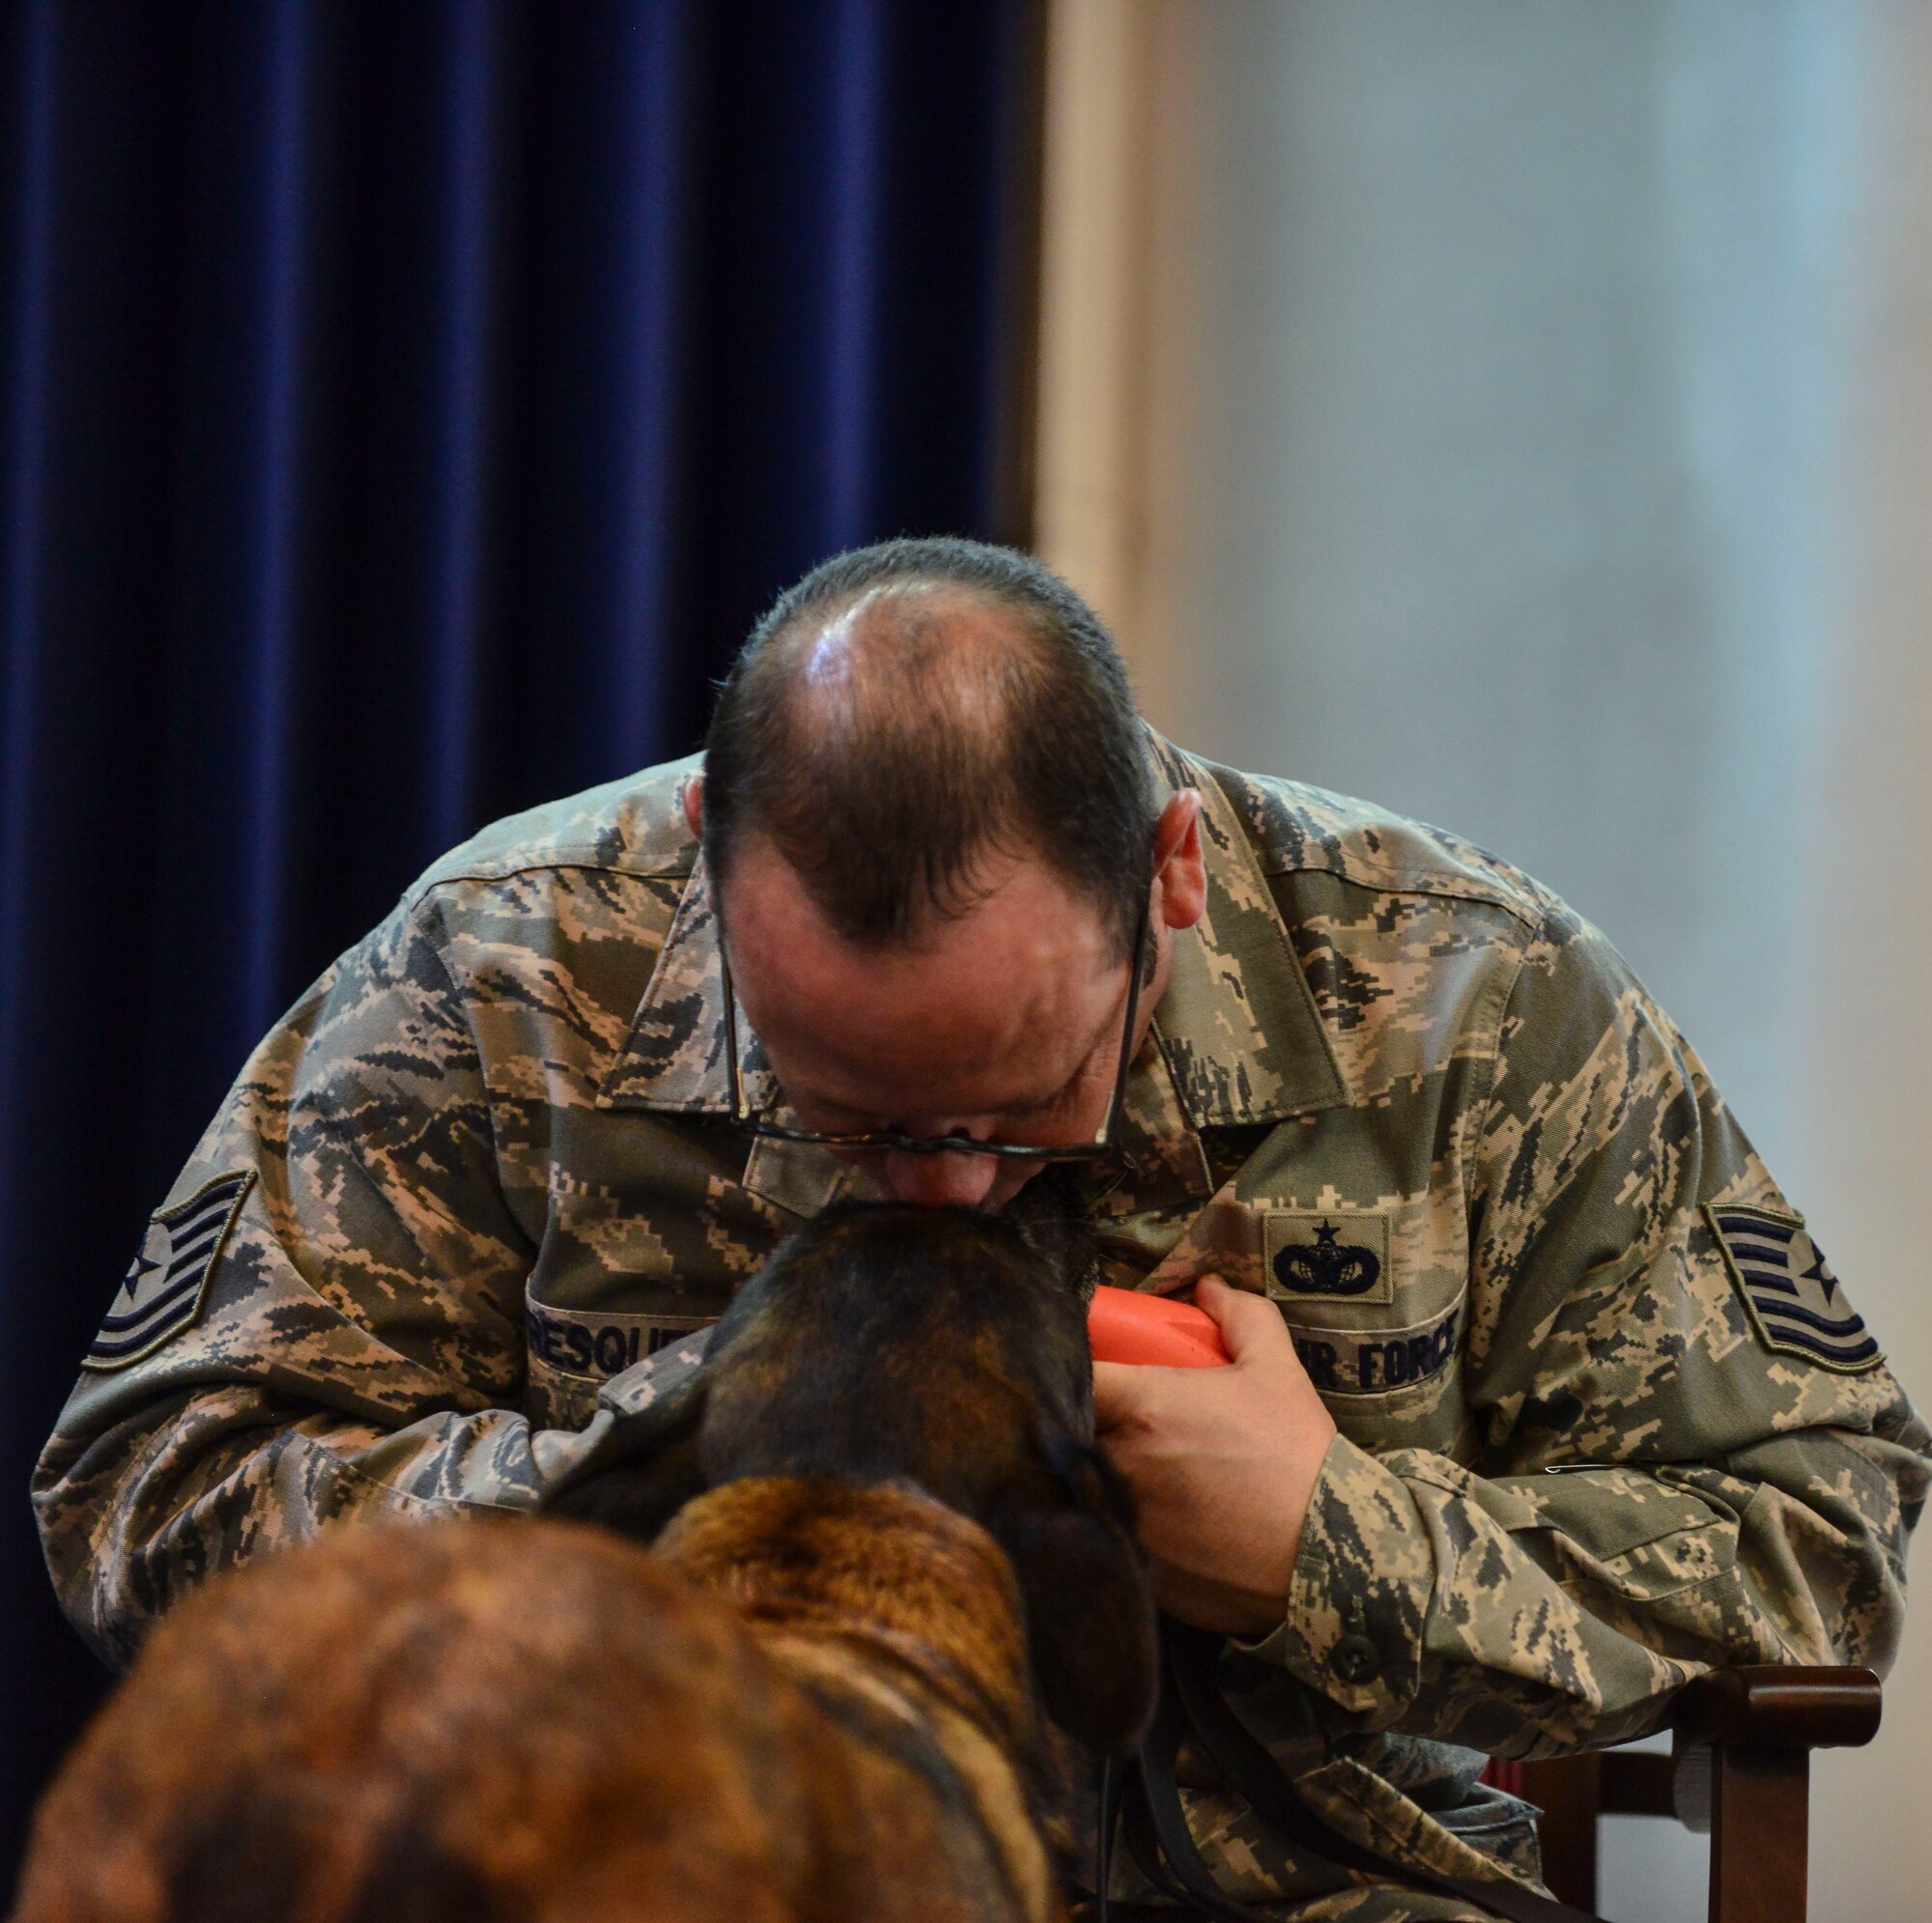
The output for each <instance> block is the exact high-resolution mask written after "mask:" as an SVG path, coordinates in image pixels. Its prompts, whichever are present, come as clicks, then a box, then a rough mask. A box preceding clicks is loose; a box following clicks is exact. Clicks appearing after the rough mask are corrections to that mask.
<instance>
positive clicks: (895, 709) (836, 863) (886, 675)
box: [703, 540, 1159, 954]
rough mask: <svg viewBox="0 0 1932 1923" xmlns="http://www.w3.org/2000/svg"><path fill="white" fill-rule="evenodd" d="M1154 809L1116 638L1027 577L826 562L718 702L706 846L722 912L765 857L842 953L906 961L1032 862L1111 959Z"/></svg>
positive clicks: (856, 557) (1146, 873)
mask: <svg viewBox="0 0 1932 1923" xmlns="http://www.w3.org/2000/svg"><path fill="white" fill-rule="evenodd" d="M1158 812H1159V809H1158V806H1157V804H1156V798H1155V792H1154V787H1153V782H1152V778H1151V771H1150V768H1149V765H1148V759H1147V750H1146V744H1145V737H1144V734H1143V730H1142V728H1141V725H1140V721H1139V719H1138V717H1137V715H1136V713H1135V710H1134V705H1133V696H1132V693H1131V692H1130V690H1129V688H1128V686H1127V678H1126V672H1125V669H1124V667H1123V666H1122V662H1121V658H1120V654H1119V651H1118V650H1117V649H1116V647H1115V646H1114V643H1113V640H1112V638H1111V637H1110V636H1108V634H1107V631H1106V629H1105V628H1104V627H1103V626H1102V625H1101V623H1100V621H1099V619H1098V617H1097V616H1096V615H1095V614H1094V611H1093V609H1092V608H1089V607H1088V606H1087V605H1086V603H1085V602H1084V601H1082V600H1081V599H1080V597H1079V596H1078V595H1077V594H1075V593H1074V592H1073V590H1072V589H1071V588H1069V587H1068V586H1067V585H1066V584H1065V582H1064V581H1062V580H1059V579H1058V578H1057V577H1055V576H1054V575H1052V574H1050V573H1049V572H1048V571H1047V570H1046V569H1045V568H1043V567H1041V566H1040V564H1039V563H1038V562H1037V561H1036V560H1034V559H1032V558H1031V557H1030V556H1028V555H1025V554H1021V553H1017V552H1015V551H1012V550H1010V549H1005V548H991V547H985V546H982V545H980V543H977V542H970V541H958V540H920V541H891V542H885V543H882V544H881V545H879V546H877V547H872V548H863V549H859V550H856V551H853V552H851V553H847V554H840V555H838V556H837V557H836V558H835V559H833V560H830V561H827V562H825V563H824V564H823V565H822V566H820V567H818V568H816V569H814V570H813V571H812V573H810V575H808V576H807V577H806V578H805V580H802V581H800V582H799V583H798V585H797V586H796V587H794V588H792V589H791V590H790V591H789V592H788V593H786V594H785V595H783V596H782V597H781V599H780V600H779V602H778V603H777V604H776V606H774V607H773V608H772V609H771V611H770V612H769V613H768V614H766V616H765V617H764V619H763V620H762V621H760V622H759V624H758V626H757V627H756V629H755V630H754V631H753V635H752V637H751V639H750V641H749V642H748V643H747V644H746V647H745V650H744V652H743V653H742V654H741V655H740V656H739V658H738V661H737V663H736V664H735V665H734V666H733V668H732V670H731V673H730V676H729V678H728V679H727V680H726V681H725V686H724V689H723V691H722V692H721V693H720V696H719V701H718V707H717V711H716V714H715V716H714V718H713V721H712V724H711V732H710V736H709V739H708V741H707V744H706V755H705V790H704V811H703V822H704V845H705V853H706V857H707V859H708V862H709V863H710V867H711V871H712V874H713V877H714V880H715V883H716V885H717V887H718V888H719V891H720V893H721V897H722V895H723V892H724V890H725V884H726V882H727V881H728V878H729V876H730V874H731V872H732V870H733V866H734V864H735V863H736V862H737V861H738V859H739V857H740V856H741V855H742V854H743V853H744V851H745V850H746V849H747V848H748V847H749V846H750V845H751V844H753V842H756V841H758V840H761V839H762V840H765V841H768V842H769V843H770V844H771V845H772V847H773V848H774V849H775V850H776V851H777V852H778V854H780V855H781V857H782V859H783V860H784V862H785V863H787V865H788V866H790V867H791V868H792V869H793V870H794V871H795V872H796V873H797V874H798V875H799V876H800V878H801V879H802V881H803V882H804V884H805V886H806V888H807V890H808V891H810V896H811V898H812V900H813V902H814V903H815V905H816V906H817V908H818V910H819V912H820V913H821V914H822V915H823V916H824V917H825V919H826V920H827V921H828V922H829V923H830V924H831V926H832V927H833V928H834V929H836V930H837V931H838V934H840V935H841V936H842V937H843V938H844V939H845V940H847V941H849V942H851V943H853V944H854V945H855V946H858V947H869V948H884V947H899V946H903V945H904V944H905V943H907V942H908V941H910V940H913V939H914V938H916V937H917V935H918V934H919V932H920V930H921V929H922V927H923V926H924V925H925V924H926V923H927V921H928V920H929V919H931V918H933V917H935V916H937V917H939V918H941V919H947V918H951V917H954V916H957V915H958V914H960V913H961V912H963V911H965V910H967V909H969V908H971V907H972V906H973V904H974V903H975V901H976V900H977V899H979V898H980V894H981V893H982V892H983V889H984V885H985V879H986V876H987V874H988V872H989V871H990V869H991V868H992V867H993V866H994V865H996V864H997V863H1000V861H1001V860H1002V859H1003V858H1005V859H1011V858H1015V857H1017V858H1019V859H1021V860H1037V861H1039V862H1040V863H1043V864H1044V865H1045V866H1046V867H1047V868H1049V869H1050V870H1052V871H1053V872H1054V873H1055V874H1056V875H1057V876H1058V877H1059V878H1060V879H1061V880H1062V881H1063V882H1065V884H1066V886H1067V887H1068V888H1069V889H1070V890H1072V891H1074V892H1075V893H1076V894H1077V895H1080V896H1084V897H1085V898H1087V899H1088V900H1090V901H1091V902H1092V903H1093V904H1094V907H1095V909H1096V910H1097V911H1098V912H1099V914H1100V915H1101V917H1102V919H1103V921H1104V922H1105V924H1106V926H1107V928H1108V930H1109V933H1110V934H1111V936H1112V938H1113V941H1114V942H1115V944H1116V945H1117V946H1118V948H1119V950H1120V951H1121V952H1122V954H1124V953H1125V951H1126V949H1127V947H1128V945H1129V944H1130V942H1131V940H1132V937H1133V931H1134V926H1135V922H1136V919H1137V917H1138V915H1139V913H1140V907H1141V904H1142V902H1143V901H1145V899H1146V896H1147V890H1148V884H1149V880H1150V876H1151V861H1152V837H1153V830H1154V824H1155V820H1156V817H1157V815H1158Z"/></svg>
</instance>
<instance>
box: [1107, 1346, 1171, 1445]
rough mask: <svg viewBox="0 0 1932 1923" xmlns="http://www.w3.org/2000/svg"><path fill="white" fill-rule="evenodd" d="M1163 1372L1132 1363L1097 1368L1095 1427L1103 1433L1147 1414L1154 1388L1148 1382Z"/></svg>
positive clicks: (1119, 1363)
mask: <svg viewBox="0 0 1932 1923" xmlns="http://www.w3.org/2000/svg"><path fill="white" fill-rule="evenodd" d="M1161 1373H1162V1371H1160V1370H1156V1369H1148V1368H1146V1367H1144V1366H1142V1365H1141V1364H1138V1363H1132V1362H1096V1363H1095V1364H1094V1428H1097V1429H1099V1430H1101V1431H1102V1432H1103V1433H1104V1432H1105V1431H1106V1430H1108V1429H1110V1428H1121V1427H1122V1425H1123V1424H1125V1423H1130V1422H1133V1421H1134V1420H1135V1419H1136V1418H1138V1417H1139V1416H1141V1415H1142V1414H1143V1413H1145V1411H1146V1409H1147V1406H1148V1401H1149V1397H1150V1394H1151V1384H1150V1383H1149V1380H1148V1378H1149V1377H1150V1376H1151V1375H1158V1374H1161Z"/></svg>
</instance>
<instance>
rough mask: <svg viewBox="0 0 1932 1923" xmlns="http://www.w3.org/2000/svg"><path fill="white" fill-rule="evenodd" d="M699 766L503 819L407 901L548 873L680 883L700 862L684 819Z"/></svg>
mask: <svg viewBox="0 0 1932 1923" xmlns="http://www.w3.org/2000/svg"><path fill="white" fill-rule="evenodd" d="M702 766H703V757H702V756H700V755H687V756H686V757H685V758H684V759H683V760H681V761H667V762H663V763H660V764H659V765H658V766H657V767H655V768H645V769H643V770H641V771H640V772H639V773H638V774H635V775H626V776H625V777H623V778H622V779H620V780H616V781H606V782H604V783H603V784H602V785H601V786H598V787H595V788H585V789H584V790H583V791H582V793H581V794H575V795H566V796H564V797H563V798H562V799H561V800H558V801H554V802H544V803H542V804H541V805H540V806H536V807H533V808H526V809H525V810H524V811H523V812H522V813H521V814H513V815H506V816H505V817H504V818H503V819H502V820H501V821H495V822H492V823H491V824H490V825H489V826H488V827H487V828H484V829H480V830H479V831H478V832H477V833H476V834H472V835H471V836H470V837H469V840H467V841H465V842H463V843H462V844H461V845H460V846H458V847H455V848H452V849H451V850H450V851H449V853H448V854H446V855H443V856H441V857H440V858H439V859H438V860H437V861H435V862H433V863H430V865H429V867H428V868H426V869H425V870H424V871H423V873H422V874H421V875H420V876H418V877H417V879H416V881H415V882H414V884H413V885H412V887H411V888H410V890H409V891H408V893H407V897H406V898H408V899H412V900H413V899H417V898H419V897H421V896H422V895H423V894H425V893H427V892H428V891H430V890H432V889H436V888H440V887H442V886H445V885H448V884H452V883H461V882H495V881H501V880H504V879H505V878H507V877H509V876H511V875H520V874H527V873H531V872H533V871H537V870H541V869H546V868H593V869H602V870H606V871H608V872H611V873H616V874H627V875H636V876H640V877H641V876H663V877H667V878H673V879H682V878H683V877H686V876H688V875H689V874H690V873H691V871H692V867H693V865H694V863H696V860H697V838H696V835H694V834H692V832H691V827H690V824H689V823H688V822H687V821H686V820H685V815H684V807H683V793H684V784H685V782H686V780H687V779H688V778H690V777H691V776H693V775H695V774H696V773H698V772H699V770H700V769H701V768H702Z"/></svg>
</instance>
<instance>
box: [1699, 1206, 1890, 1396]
mask: <svg viewBox="0 0 1932 1923" xmlns="http://www.w3.org/2000/svg"><path fill="white" fill-rule="evenodd" d="M1704 1213H1705V1215H1706V1216H1707V1217H1708V1218H1709V1220H1710V1224H1711V1227H1712V1228H1713V1229H1714V1230H1716V1231H1717V1235H1718V1243H1719V1247H1720V1248H1721V1249H1722V1250H1723V1252H1724V1263H1725V1266H1726V1267H1727V1268H1728V1269H1729V1270H1730V1272H1731V1280H1732V1281H1733V1282H1734V1283H1735V1284H1736V1285H1737V1287H1738V1292H1739V1293H1740V1294H1741V1295H1742V1296H1743V1297H1744V1299H1745V1307H1746V1308H1747V1310H1748V1311H1749V1312H1750V1318H1751V1326H1752V1327H1753V1328H1755V1329H1756V1330H1757V1334H1758V1340H1759V1341H1760V1342H1762V1343H1764V1345H1765V1347H1766V1348H1768V1349H1775V1350H1776V1351H1777V1352H1778V1353H1779V1354H1781V1355H1798V1356H1803V1357H1804V1359H1805V1360H1806V1361H1807V1362H1815V1363H1818V1364H1820V1365H1821V1366H1822V1367H1824V1368H1826V1369H1835V1370H1839V1371H1841V1372H1844V1373H1845V1374H1848V1375H1856V1374H1859V1373H1861V1372H1863V1371H1864V1370H1867V1369H1874V1368H1876V1367H1877V1366H1878V1364H1879V1363H1880V1362H1881V1361H1883V1360H1884V1357H1883V1356H1882V1354H1881V1353H1880V1350H1879V1345H1878V1343H1876V1342H1875V1341H1874V1340H1873V1339H1872V1334H1871V1331H1870V1330H1869V1329H1867V1328H1866V1327H1865V1323H1864V1317H1863V1316H1862V1315H1860V1314H1859V1312H1858V1311H1857V1310H1856V1309H1854V1308H1853V1307H1852V1305H1851V1303H1850V1302H1849V1301H1848V1300H1846V1297H1845V1292H1844V1290H1843V1289H1842V1288H1840V1287H1838V1278H1837V1277H1836V1276H1834V1275H1833V1273H1832V1265H1831V1264H1830V1263H1829V1262H1828V1261H1826V1259H1825V1252H1824V1250H1823V1249H1821V1248H1819V1246H1818V1245H1817V1243H1816V1242H1814V1241H1813V1240H1812V1239H1811V1236H1810V1233H1809V1231H1808V1230H1806V1229H1805V1227H1804V1223H1803V1222H1801V1221H1800V1220H1799V1219H1798V1218H1797V1217H1796V1216H1795V1215H1776V1214H1773V1213H1772V1212H1771V1211H1770V1210H1769V1209H1764V1208H1746V1207H1742V1206H1734V1207H1724V1208H1713V1207H1707V1208H1706V1209H1705V1210H1704Z"/></svg>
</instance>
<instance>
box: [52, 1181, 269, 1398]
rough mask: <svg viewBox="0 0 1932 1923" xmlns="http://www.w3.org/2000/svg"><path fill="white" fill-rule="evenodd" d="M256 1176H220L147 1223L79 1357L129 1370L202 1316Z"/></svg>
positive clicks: (91, 1364) (85, 1362) (88, 1365)
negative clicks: (217, 1261)
mask: <svg viewBox="0 0 1932 1923" xmlns="http://www.w3.org/2000/svg"><path fill="white" fill-rule="evenodd" d="M254 1179H255V1175H254V1172H253V1171H252V1170H249V1171H246V1172H245V1173H243V1174H235V1175H217V1176H216V1177H215V1178H214V1180H213V1181H212V1182H208V1183H206V1184H204V1185H203V1186H202V1187H201V1188H198V1189H197V1190H196V1191H195V1192H194V1194H192V1195H191V1196H189V1197H188V1199H187V1200H186V1201H185V1202H177V1203H176V1204H175V1205H174V1206H173V1207H172V1208H164V1209H162V1210H161V1212H160V1213H159V1214H158V1215H157V1216H156V1217H155V1219H154V1220H153V1221H152V1222H150V1223H149V1224H148V1233H147V1236H146V1238H145V1240H143V1242H142V1244H141V1248H140V1253H139V1254H138V1255H136V1256H135V1258H134V1259H133V1261H132V1263H131V1264H129V1266H128V1273H127V1275H126V1276H124V1277H123V1278H122V1282H121V1290H120V1293H119V1294H117V1295H116V1296H115V1298H114V1300H113V1301H112V1302H110V1303H109V1304H108V1305H107V1315H106V1317H105V1319H104V1320H103V1321H102V1322H101V1324H100V1333H99V1335H97V1336H96V1337H95V1339H94V1341H93V1342H92V1343H90V1344H89V1345H88V1350H87V1353H86V1354H85V1355H84V1356H82V1357H81V1359H80V1366H81V1367H82V1368H83V1369H125V1368H127V1366H128V1364H129V1363H130V1362H138V1361H139V1360H140V1359H141V1357H142V1356H144V1355H148V1354H150V1353H152V1352H153V1351H154V1350H156V1349H157V1348H159V1347H160V1345H161V1344H162V1343H164V1342H166V1341H167V1340H168V1338H169V1337H170V1336H174V1335H179V1334H180V1333H181V1331H182V1330H183V1329H185V1328H186V1327H187V1325H188V1324H189V1323H190V1322H192V1321H193V1320H194V1318H195V1317H196V1316H197V1315H200V1313H201V1298H202V1295H203V1294H204V1292H205V1291H206V1290H207V1287H208V1278H209V1276H210V1275H211V1274H212V1273H213V1269H214V1262H215V1258H216V1257H217V1256H219V1255H220V1254H221V1245H222V1244H223V1243H224V1242H225V1241H226V1240H227V1239H228V1230H229V1229H230V1228H231V1227H232V1226H233V1225H234V1221H235V1217H236V1215H237V1214H238V1213H239V1212H240V1211H241V1199H242V1197H243V1196H245V1195H246V1194H247V1193H248V1185H249V1183H251V1182H252V1181H253V1180H254Z"/></svg>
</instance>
